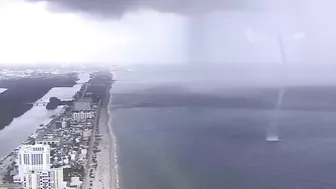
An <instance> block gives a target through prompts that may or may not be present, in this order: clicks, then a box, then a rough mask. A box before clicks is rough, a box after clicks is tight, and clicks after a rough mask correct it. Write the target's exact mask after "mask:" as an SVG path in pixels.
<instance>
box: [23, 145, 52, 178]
mask: <svg viewBox="0 0 336 189" xmlns="http://www.w3.org/2000/svg"><path fill="white" fill-rule="evenodd" d="M17 164H18V166H19V178H20V180H21V182H22V181H23V180H24V176H25V175H26V174H29V173H31V172H32V171H42V170H50V147H49V145H44V144H35V145H22V146H21V147H20V149H19V153H18V160H17Z"/></svg>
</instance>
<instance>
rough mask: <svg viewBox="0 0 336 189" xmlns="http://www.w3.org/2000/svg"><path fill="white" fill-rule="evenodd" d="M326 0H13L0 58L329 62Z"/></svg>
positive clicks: (331, 36) (335, 42)
mask: <svg viewBox="0 0 336 189" xmlns="http://www.w3.org/2000/svg"><path fill="white" fill-rule="evenodd" d="M335 4H336V3H335V2H334V1H332V0H322V1H314V0H296V1H291V0H273V1H269V0H232V1H224V0H210V1H206V0H198V1H188V0H185V1H177V0H172V1H170V0H159V1H145V0H129V1H107V0H97V1H83V0H57V1H56V0H55V1H42V0H26V1H24V0H21V1H20V0H17V1H10V0H7V1H2V2H1V4H0V24H1V26H2V27H1V28H2V29H1V30H0V41H1V43H0V51H1V54H0V63H13V64H14V63H37V62H38V63H74V64H75V63H93V62H94V63H101V62H104V63H111V64H121V65H125V64H196V63H197V64H211V63H219V64H247V65H254V64H271V65H272V64H280V63H281V57H280V50H279V43H278V38H279V36H280V37H281V38H282V41H283V44H284V46H285V54H286V58H287V60H288V63H289V64H291V65H293V64H294V65H297V64H299V65H302V64H313V65H314V64H315V65H321V64H322V65H325V64H329V66H330V65H331V66H332V65H334V62H335V60H336V53H334V49H336V37H335V34H336V29H335V28H336V27H335V26H334V25H335V24H334V23H333V22H331V19H332V18H333V17H334V16H335V13H334V11H333V9H332V7H334V5H335Z"/></svg>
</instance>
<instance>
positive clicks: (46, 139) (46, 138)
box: [35, 134, 61, 146]
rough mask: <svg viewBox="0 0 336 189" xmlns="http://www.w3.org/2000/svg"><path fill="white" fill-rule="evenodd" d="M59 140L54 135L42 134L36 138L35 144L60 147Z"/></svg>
mask: <svg viewBox="0 0 336 189" xmlns="http://www.w3.org/2000/svg"><path fill="white" fill-rule="evenodd" d="M60 142H61V139H60V138H59V137H57V136H55V135H54V134H44V135H40V136H38V137H36V140H35V143H36V144H44V145H50V146H54V145H56V146H60Z"/></svg>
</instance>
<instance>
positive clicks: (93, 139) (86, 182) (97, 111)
mask: <svg viewBox="0 0 336 189" xmlns="http://www.w3.org/2000/svg"><path fill="white" fill-rule="evenodd" d="M101 104H102V103H101V100H100V101H99V106H98V109H97V110H96V116H95V120H94V124H93V128H92V133H91V139H90V143H89V149H88V155H87V157H88V161H87V163H86V166H85V177H84V180H83V188H84V189H88V188H89V187H90V186H89V183H88V182H89V180H90V175H89V169H90V165H91V163H92V155H93V144H94V141H95V140H96V130H97V126H98V124H99V117H100V110H101Z"/></svg>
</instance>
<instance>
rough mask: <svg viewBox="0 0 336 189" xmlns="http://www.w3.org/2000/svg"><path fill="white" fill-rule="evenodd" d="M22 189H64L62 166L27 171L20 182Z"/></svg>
mask: <svg viewBox="0 0 336 189" xmlns="http://www.w3.org/2000/svg"><path fill="white" fill-rule="evenodd" d="M22 185H23V188H24V189H64V188H66V182H64V181H63V168H57V169H50V170H42V171H36V172H31V173H28V174H26V175H25V176H24V179H23V182H22Z"/></svg>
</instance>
